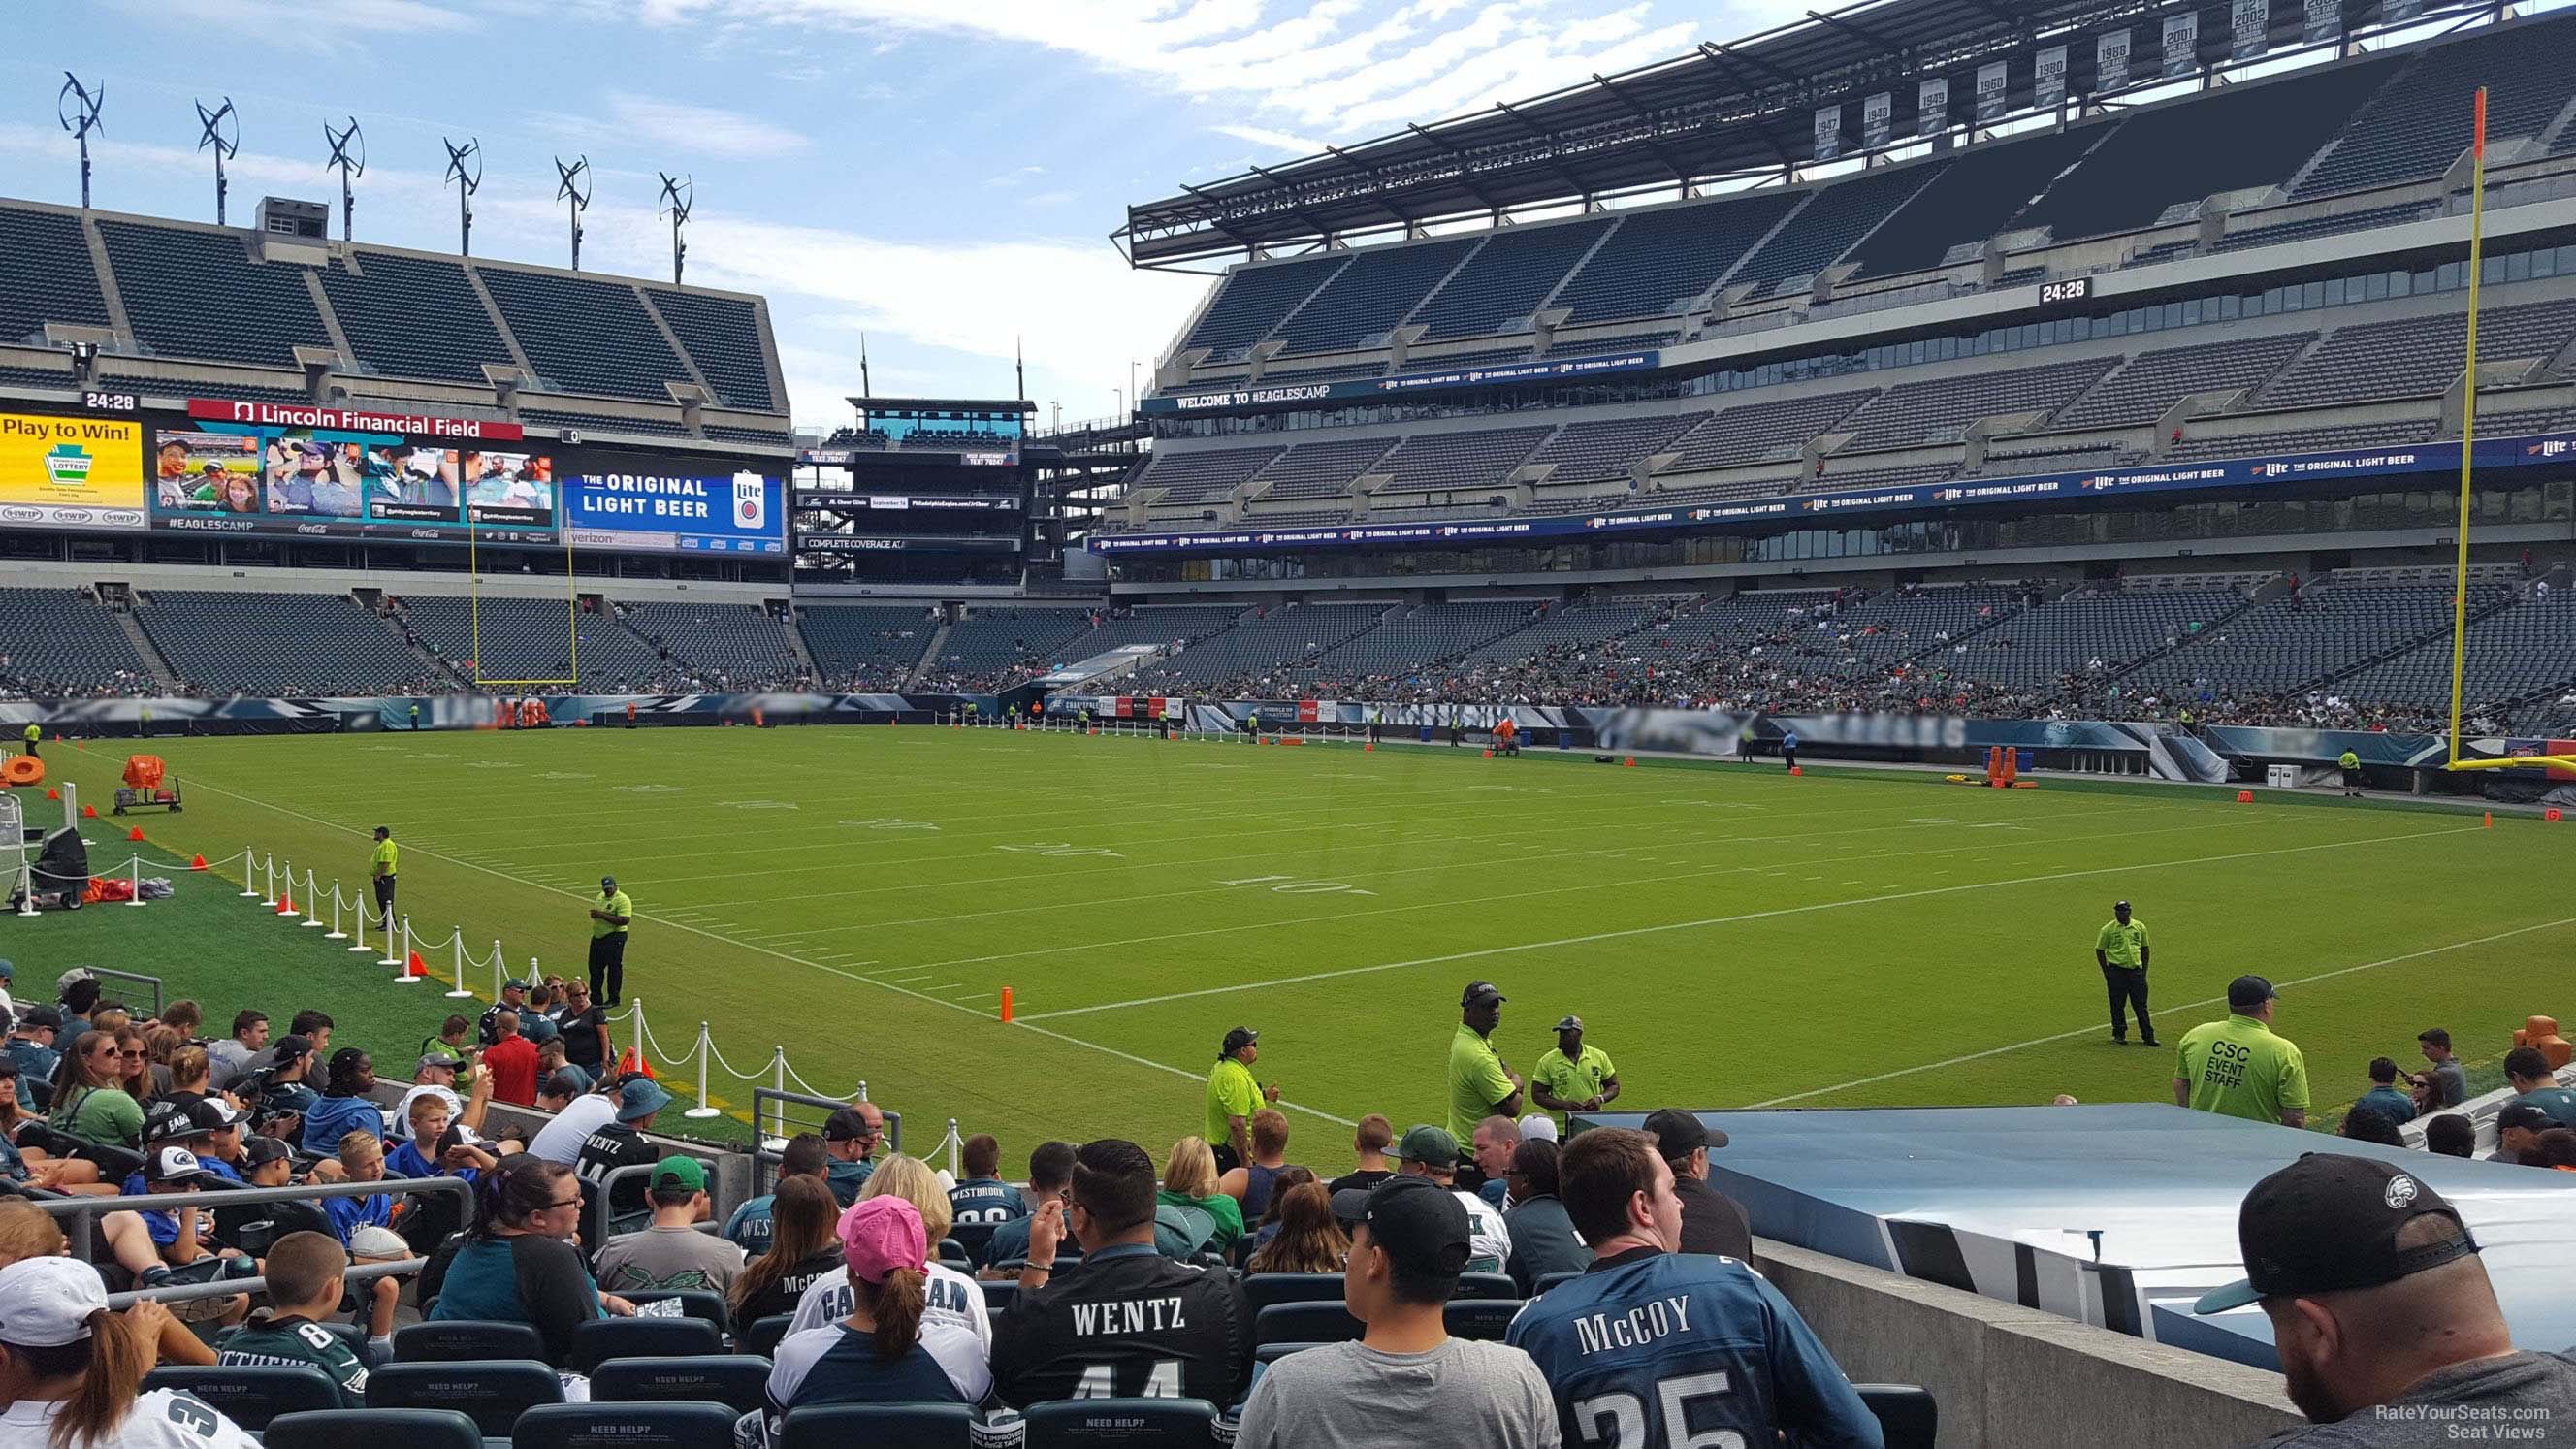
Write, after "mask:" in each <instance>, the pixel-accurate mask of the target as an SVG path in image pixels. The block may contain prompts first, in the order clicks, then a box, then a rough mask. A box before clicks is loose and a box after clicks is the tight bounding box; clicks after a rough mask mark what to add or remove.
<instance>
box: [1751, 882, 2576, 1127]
mask: <svg viewBox="0 0 2576 1449" xmlns="http://www.w3.org/2000/svg"><path fill="white" fill-rule="evenodd" d="M2560 926H2576V916H2561V917H2559V918H2558V919H2557V920H2554V921H2542V922H2540V923H2539V924H2537V925H2531V926H2516V927H2515V928H2514V929H2512V930H2510V931H2498V932H2496V933H2495V934H2494V935H2492V936H2478V937H2475V938H2472V939H2470V940H2466V941H2453V942H2450V943H2449V944H2447V945H2442V946H2427V947H2425V948H2424V949H2423V950H2421V951H2409V952H2407V953H2406V954H2405V955H2403V956H2389V957H2386V958H2384V959H2382V960H2378V961H2364V962H2363V963H2361V964H2360V965H2358V966H2338V967H2336V968H2335V969H2334V970H2332V971H2320V972H2318V973H2317V974H2316V975H2314V976H2299V977H2293V978H2291V979H2290V980H2287V981H2283V982H2280V983H2278V984H2279V985H2282V986H2305V985H2308V984H2309V983H2311V982H2317V981H2325V980H2329V979H2331V978H2333V977H2337V976H2349V975H2351V974H2352V973H2354V972H2356V971H2376V970H2378V969H2379V968H2380V967H2382V966H2395V965H2399V964H2401V963H2403V962H2407V961H2420V960H2422V959H2423V958H2424V957H2427V956H2439V955H2441V954H2443V953H2444V952H2446V951H2465V950H2467V949H2468V948H2469V947H2471V946H2485V945H2490V944H2492V943H2494V942H2497V941H2509V940H2511V939H2513V938H2514V937H2516V936H2528V935H2530V934H2531V933H2532V932H2534V931H2548V930H2554V929H2556V928H2557V927H2560ZM2226 999H2227V998H2226V997H2224V996H2212V997H2209V998H2207V999H2206V1000H2201V1001H2186V1002H2184V1003H2183V1004H2182V1005H2180V1006H2166V1007H2159V1008H2157V1009H2158V1010H2160V1011H2168V1012H2171V1011H2193V1010H2197V1009H2198V1008H2200V1007H2204V1006H2216V1005H2217V1004H2218V1003H2220V1002H2222V1001H2225V1000H2226ZM2101 1029H2102V1023H2100V1022H2098V1021H2097V1022H2095V1023H2093V1024H2092V1025H2091V1026H2079V1027H2077V1028H2076V1029H2075V1030H2073V1031H2061V1032H2055V1033H2052V1034H2051V1035H2048V1036H2035V1037H2032V1038H2031V1039H2030V1040H2028V1041H2017V1042H2014V1043H2013V1044H2012V1045H2010V1046H1999V1047H1988V1048H1986V1049H1985V1050H1984V1051H1981V1052H1970V1053H1968V1054H1967V1055H1966V1056H1958V1057H1952V1058H1950V1059H1949V1060H1947V1061H1939V1062H1925V1063H1924V1064H1923V1065H1921V1066H1919V1067H1899V1068H1897V1069H1896V1070H1895V1071H1892V1072H1880V1073H1879V1074H1878V1075H1876V1076H1874V1077H1857V1078H1854V1079H1853V1080H1851V1081H1848V1082H1841V1083H1837V1084H1836V1085H1834V1086H1830V1087H1818V1088H1816V1089H1815V1090H1813V1091H1808V1092H1792V1093H1790V1094H1789V1095H1788V1096H1785V1097H1773V1098H1772V1099H1771V1100H1769V1101H1767V1102H1753V1103H1748V1104H1747V1105H1748V1106H1749V1107H1779V1106H1785V1105H1787V1104H1788V1103H1791V1102H1803V1101H1806V1100H1807V1099H1808V1098H1810V1097H1830V1096H1832V1095H1833V1094H1834V1093H1836V1092H1848V1091H1850V1090H1852V1089H1853V1088H1855V1087H1866V1086H1870V1085H1873V1084H1875V1083H1878V1082H1887V1081H1894V1080H1895V1079H1896V1078H1898V1077H1910V1076H1912V1075H1914V1074H1915V1073H1916V1072H1937V1071H1939V1070H1941V1069H1942V1068H1943V1067H1955V1066H1958V1065H1960V1064H1961V1063H1963V1062H1973V1061H1980V1060H1982V1059H1984V1058H1986V1057H1999V1056H2002V1055H2004V1054H2005V1053H2006V1052H2017V1051H2020V1050H2021V1049H2023V1048H2024V1047H2035V1046H2046V1045H2047V1044H2048V1043H2050V1042H2053V1041H2064V1040H2066V1039H2067V1038H2068V1037H2074V1036H2090V1035H2092V1034H2093V1033H2095V1032H2098V1031H2100V1030H2101Z"/></svg>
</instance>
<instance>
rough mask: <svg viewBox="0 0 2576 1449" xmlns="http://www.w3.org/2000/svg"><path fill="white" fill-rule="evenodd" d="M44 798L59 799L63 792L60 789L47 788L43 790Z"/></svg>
mask: <svg viewBox="0 0 2576 1449" xmlns="http://www.w3.org/2000/svg"><path fill="white" fill-rule="evenodd" d="M45 798H46V799H48V800H60V799H61V798H63V792H62V791H60V790H47V791H46V792H45Z"/></svg>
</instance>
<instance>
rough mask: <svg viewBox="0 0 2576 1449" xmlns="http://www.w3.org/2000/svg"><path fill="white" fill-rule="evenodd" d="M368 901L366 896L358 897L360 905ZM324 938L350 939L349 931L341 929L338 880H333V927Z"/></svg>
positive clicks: (335, 939)
mask: <svg viewBox="0 0 2576 1449" xmlns="http://www.w3.org/2000/svg"><path fill="white" fill-rule="evenodd" d="M366 903H367V898H366V897H365V896H360V897H358V904H359V905H362V906H363V905H365V904H366ZM322 939H323V940H325V941H345V940H347V939H349V933H348V932H346V931H343V930H341V929H340V883H339V882H338V881H336V880H335V881H333V882H331V929H330V932H329V933H328V934H326V935H324V936H323V938H322Z"/></svg>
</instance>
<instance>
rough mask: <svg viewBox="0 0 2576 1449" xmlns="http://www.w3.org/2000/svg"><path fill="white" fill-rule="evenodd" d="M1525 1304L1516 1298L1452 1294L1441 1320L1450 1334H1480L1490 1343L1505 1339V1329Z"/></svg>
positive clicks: (1478, 1336)
mask: <svg viewBox="0 0 2576 1449" xmlns="http://www.w3.org/2000/svg"><path fill="white" fill-rule="evenodd" d="M1524 1306H1526V1305H1524V1304H1523V1303H1522V1302H1521V1300H1519V1299H1517V1298H1452V1299H1450V1300H1449V1305H1448V1306H1447V1307H1446V1308H1443V1309H1442V1310H1440V1322H1441V1323H1442V1325H1443V1326H1445V1327H1446V1328H1447V1329H1448V1330H1449V1336H1450V1337H1451V1338H1477V1339H1483V1340H1485V1341H1486V1342H1489V1343H1500V1342H1502V1341H1503V1330H1504V1329H1506V1328H1509V1327H1511V1326H1512V1319H1513V1317H1514V1316H1515V1315H1517V1314H1518V1313H1519V1312H1520V1311H1521V1309H1522V1308H1523V1307H1524Z"/></svg>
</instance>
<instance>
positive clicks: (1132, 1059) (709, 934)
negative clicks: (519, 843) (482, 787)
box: [189, 775, 1359, 1127]
mask: <svg viewBox="0 0 2576 1449" xmlns="http://www.w3.org/2000/svg"><path fill="white" fill-rule="evenodd" d="M189 779H190V781H191V782H192V783H194V784H195V785H196V787H197V788H198V789H200V790H205V791H209V792H211V793H213V794H217V795H221V796H224V797H225V798H227V799H232V800H239V801H241V802H242V803H243V804H245V805H256V806H258V807H259V808H260V809H262V810H269V811H274V812H275V813H277V814H279V815H284V816H287V817H288V818H290V819H294V820H301V821H303V822H304V823H305V824H307V825H316V826H320V827H321V828H322V829H325V830H336V831H338V832H340V833H341V834H343V835H354V836H357V837H359V838H360V839H365V838H367V832H365V831H363V830H360V829H359V828H358V827H356V826H354V825H342V824H340V823H339V822H337V821H333V820H325V819H323V818H321V817H320V816H318V815H307V814H305V813H304V812H303V811H301V810H295V809H290V808H289V807H287V806H284V805H279V804H275V803H273V802H270V801H267V800H262V799H260V798H259V797H258V796H256V795H244V794H242V793H241V792H240V791H237V790H227V789H225V788H223V787H222V786H220V785H211V784H208V783H207V782H206V778H205V777H204V776H202V775H191V776H189ZM403 848H404V849H405V850H409V851H412V852H413V853H415V854H419V855H425V856H428V857H429V858H430V859H432V860H443V861H446V862H447V863H449V864H451V865H461V866H463V867H465V868H466V869H467V870H475V871H481V872H482V873H483V874H485V875H488V876H491V877H493V878H495V879H498V880H505V881H508V882H510V883H511V884H512V885H520V886H525V885H531V884H532V882H530V881H528V880H526V879H524V878H523V877H520V876H515V875H511V874H510V873H508V872H507V871H499V870H494V869H492V868H491V867H490V866H483V865H475V864H473V863H472V862H470V861H463V860H458V859H457V858H456V857H454V856H452V855H447V854H444V853H442V852H440V851H436V850H432V849H430V848H429V847H427V846H423V845H407V846H405V847H403ZM538 889H547V888H546V887H538ZM554 893H555V894H556V895H560V896H569V897H572V898H573V899H575V900H588V899H590V898H591V897H590V895H589V893H588V892H587V891H579V890H567V889H556V890H555V892H554ZM637 914H638V915H643V918H644V919H645V920H648V921H654V922H657V923H659V924H662V925H666V926H670V927H672V928H674V929H676V930H681V931H686V932H688V933H689V934H691V935H693V936H704V937H706V938H707V939H708V940H710V941H716V942H720V943H722V944H724V945H727V946H735V947H739V948H740V949H742V950H745V951H751V952H755V953H757V954H759V955H763V956H774V957H776V958H778V959H779V960H781V961H785V962H787V963H789V964H791V965H796V966H805V967H810V968H812V969H814V970H816V971H820V972H823V973H825V974H826V975H831V976H838V977H841V978H842V979H843V980H847V981H858V982H864V983H866V984H867V985H870V986H875V987H879V988H882V989H884V990H887V991H891V992H893V993H894V994H896V995H897V996H908V997H911V998H912V999H913V1000H915V1001H925V1002H928V1003H929V1004H931V1005H932V1006H944V1007H947V1008H948V1009H949V1010H951V1011H962V1012H964V1013H966V1014H967V1015H968V1016H973V1017H977V1018H981V1017H982V1016H983V1015H984V1013H982V1012H980V1011H977V1010H976V1009H975V1008H973V1007H971V1006H966V1005H962V1004H960V1003H958V1002H954V1001H943V1000H941V999H940V998H939V997H936V996H929V995H925V994H923V993H922V992H919V991H914V990H912V989H910V988H908V987H903V986H897V985H894V984H893V983H891V982H887V981H880V980H878V979H876V978H875V977H873V976H861V975H860V974H858V973H857V972H855V971H844V970H842V969H841V968H840V967H837V966H826V965H824V964H823V963H822V962H820V961H810V960H807V959H806V958H805V957H802V956H795V955H790V954H788V953H787V952H785V951H777V950H772V949H770V948H769V947H767V946H757V945H753V944H751V943H750V942H747V941H738V940H736V939H734V938H733V937H731V936H726V935H720V934H718V933H717V932H714V931H710V930H706V929H704V928H703V927H699V926H692V925H688V924H686V923H684V922H679V921H673V920H670V919H668V918H667V917H662V916H653V915H644V913H643V912H640V911H639V912H637ZM924 974H927V973H924ZM1029 1030H1031V1031H1034V1032H1036V1033H1037V1034H1038V1035H1040V1036H1044V1037H1052V1038H1053V1039H1055V1040H1057V1041H1060V1042H1064V1043H1067V1044H1069V1045H1072V1046H1078V1047H1083V1048H1086V1049H1087V1050H1090V1051H1095V1052H1099V1053H1101V1054H1102V1055H1104V1056H1112V1057H1116V1058H1118V1059H1119V1060H1120V1061H1122V1062H1129V1063H1133V1064H1134V1065H1136V1066H1140V1067H1151V1068H1153V1069H1154V1070H1155V1071H1158V1072H1169V1073H1171V1074H1172V1075H1173V1076H1176V1077H1184V1078H1187V1079H1188V1080H1190V1081H1193V1082H1195V1081H1200V1080H1202V1079H1203V1077H1204V1075H1205V1074H1204V1073H1200V1072H1189V1071H1183V1070H1182V1069H1180V1068H1179V1067H1175V1066H1171V1065H1169V1064H1167V1063H1164V1062H1157V1061H1150V1060H1148V1059H1146V1058H1144V1057H1140V1056H1136V1055H1134V1054H1133V1053H1130V1052H1122V1051H1120V1050H1118V1049H1117V1048H1116V1047H1106V1046H1102V1045H1101V1044H1100V1043H1098V1042H1091V1041H1084V1040H1083V1039H1082V1038H1080V1037H1078V1036H1068V1035H1066V1034H1065V1033H1063V1032H1060V1031H1048V1030H1046V1029H1045V1028H1043V1027H1030V1028H1029ZM1276 1105H1278V1106H1281V1107H1285V1108H1287V1109H1288V1110H1290V1111H1292V1112H1303V1113H1305V1114H1306V1115H1307V1116H1309V1117H1316V1118H1320V1119H1322V1120H1323V1121H1326V1122H1331V1123H1334V1124H1336V1125H1338V1126H1343V1127H1356V1126H1358V1125H1359V1124H1358V1123H1356V1122H1353V1121H1351V1120H1350V1119H1349V1118H1347V1117H1336V1116H1334V1115H1333V1114H1332V1113H1330V1112H1318V1111H1316V1110H1315V1109H1314V1108H1312V1107H1308V1106H1304V1105H1301V1104H1299V1103H1296V1102H1291V1101H1289V1100H1288V1099H1287V1098H1285V1097H1282V1098H1281V1099H1279V1101H1278V1103H1277V1104H1276Z"/></svg>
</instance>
